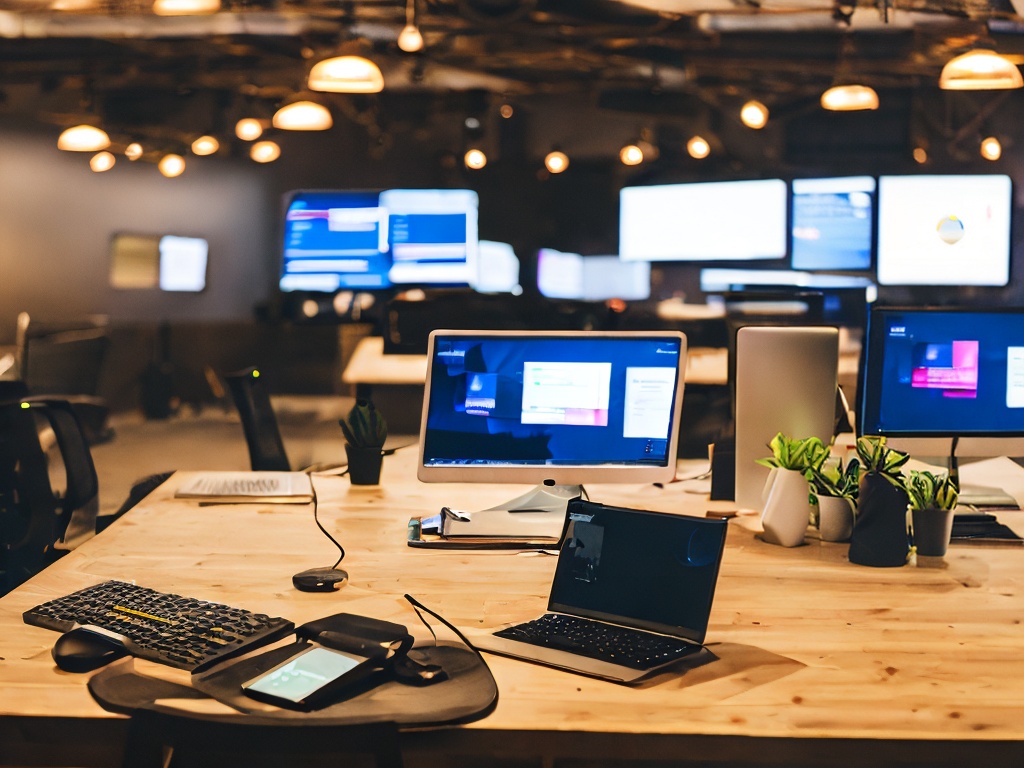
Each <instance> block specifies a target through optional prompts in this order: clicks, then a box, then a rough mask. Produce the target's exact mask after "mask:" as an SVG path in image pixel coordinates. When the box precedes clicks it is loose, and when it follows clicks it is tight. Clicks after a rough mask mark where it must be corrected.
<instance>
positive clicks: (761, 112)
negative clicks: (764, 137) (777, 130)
mask: <svg viewBox="0 0 1024 768" xmlns="http://www.w3.org/2000/svg"><path fill="white" fill-rule="evenodd" d="M740 120H741V121H742V122H743V124H744V125H745V126H747V128H753V129H754V130H760V129H761V128H764V127H765V126H766V125H767V124H768V107H766V106H765V105H764V104H762V103H761V102H760V101H756V100H754V99H751V100H750V101H748V102H747V103H746V104H744V105H743V106H742V107H741V108H740Z"/></svg>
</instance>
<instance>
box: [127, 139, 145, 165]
mask: <svg viewBox="0 0 1024 768" xmlns="http://www.w3.org/2000/svg"><path fill="white" fill-rule="evenodd" d="M124 156H125V157H127V158H128V159H129V160H131V161H132V162H133V163H134V162H135V161H136V160H138V159H139V158H140V157H142V145H141V144H139V142H137V141H133V142H132V143H131V144H129V145H128V146H127V147H125V148H124Z"/></svg>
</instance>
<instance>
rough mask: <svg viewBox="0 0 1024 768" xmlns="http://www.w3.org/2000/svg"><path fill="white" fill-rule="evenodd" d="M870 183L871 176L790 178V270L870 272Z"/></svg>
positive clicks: (872, 234)
mask: <svg viewBox="0 0 1024 768" xmlns="http://www.w3.org/2000/svg"><path fill="white" fill-rule="evenodd" d="M874 193H875V180H874V178H873V177H871V176H850V177H841V178H834V179H794V180H793V182H792V230H791V233H792V246H791V254H792V264H793V268H794V269H826V270H827V269H870V268H871V245H872V241H873V237H874V225H875V224H874Z"/></svg>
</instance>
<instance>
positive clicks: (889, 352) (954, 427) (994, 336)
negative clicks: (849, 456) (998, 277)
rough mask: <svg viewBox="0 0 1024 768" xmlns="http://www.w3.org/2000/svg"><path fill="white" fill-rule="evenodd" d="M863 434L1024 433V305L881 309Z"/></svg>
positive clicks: (872, 325) (870, 353) (869, 350)
mask: <svg viewBox="0 0 1024 768" xmlns="http://www.w3.org/2000/svg"><path fill="white" fill-rule="evenodd" d="M866 344H867V347H866V350H865V361H864V364H865V367H866V368H865V377H864V380H863V384H862V390H863V391H862V393H861V398H860V399H861V404H862V405H861V409H860V410H861V411H862V417H861V432H862V433H865V434H885V435H907V436H915V435H919V436H925V435H935V436H971V435H975V436H983V435H984V436H999V435H1004V436H1013V435H1024V311H1021V310H1015V311H1005V312H1000V311H983V310H933V309H893V308H886V309H876V310H874V311H873V312H872V313H871V316H870V319H869V327H868V335H867V340H866Z"/></svg>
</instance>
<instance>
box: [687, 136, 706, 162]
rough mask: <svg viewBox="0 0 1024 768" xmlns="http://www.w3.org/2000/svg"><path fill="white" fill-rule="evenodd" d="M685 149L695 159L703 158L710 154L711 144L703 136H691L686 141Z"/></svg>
mask: <svg viewBox="0 0 1024 768" xmlns="http://www.w3.org/2000/svg"><path fill="white" fill-rule="evenodd" d="M686 151H687V152H688V153H689V155H690V157H692V158H693V159H695V160H703V159H704V158H705V157H707V156H708V155H710V154H711V145H710V144H708V140H707V139H705V138H704V137H703V136H693V137H691V139H690V140H689V141H688V142H686Z"/></svg>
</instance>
